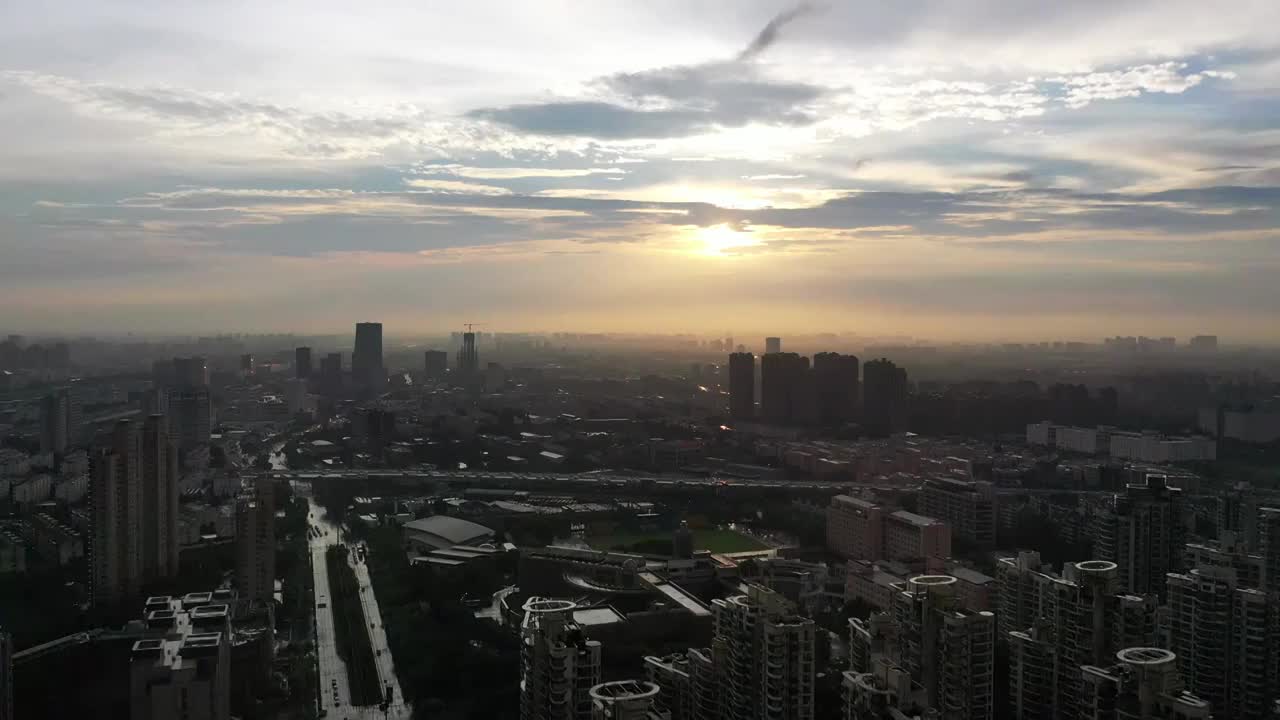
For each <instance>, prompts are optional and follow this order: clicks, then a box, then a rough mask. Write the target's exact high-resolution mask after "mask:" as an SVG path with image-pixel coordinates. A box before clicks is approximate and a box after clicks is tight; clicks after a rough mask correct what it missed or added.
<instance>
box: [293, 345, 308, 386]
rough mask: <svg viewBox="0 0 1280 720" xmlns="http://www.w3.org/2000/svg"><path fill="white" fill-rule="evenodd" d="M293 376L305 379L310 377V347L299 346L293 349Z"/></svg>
mask: <svg viewBox="0 0 1280 720" xmlns="http://www.w3.org/2000/svg"><path fill="white" fill-rule="evenodd" d="M293 372H294V377H297V378H298V379H300V380H306V379H307V378H309V377H311V348H309V347H300V348H294V350H293Z"/></svg>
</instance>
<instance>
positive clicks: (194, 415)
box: [168, 385, 213, 454]
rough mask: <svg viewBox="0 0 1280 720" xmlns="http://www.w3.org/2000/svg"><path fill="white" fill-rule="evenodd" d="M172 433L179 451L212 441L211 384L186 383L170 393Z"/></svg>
mask: <svg viewBox="0 0 1280 720" xmlns="http://www.w3.org/2000/svg"><path fill="white" fill-rule="evenodd" d="M168 406H169V414H168V421H169V436H170V439H171V440H172V441H173V442H174V444H176V445H177V446H178V452H180V453H184V454H185V453H188V452H191V451H192V450H194V449H196V448H198V447H201V446H204V445H208V444H209V439H210V435H211V433H212V430H213V402H212V399H211V398H210V395H209V388H208V386H203V385H186V386H177V387H174V388H171V389H170V390H169V392H168Z"/></svg>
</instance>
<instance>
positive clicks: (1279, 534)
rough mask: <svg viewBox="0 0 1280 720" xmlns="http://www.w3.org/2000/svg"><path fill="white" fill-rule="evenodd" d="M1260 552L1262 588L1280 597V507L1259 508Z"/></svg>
mask: <svg viewBox="0 0 1280 720" xmlns="http://www.w3.org/2000/svg"><path fill="white" fill-rule="evenodd" d="M1258 552H1259V554H1260V555H1262V586H1263V587H1262V589H1263V590H1265V591H1266V592H1268V593H1270V594H1271V595H1273V596H1276V597H1280V508H1273V507H1263V508H1258Z"/></svg>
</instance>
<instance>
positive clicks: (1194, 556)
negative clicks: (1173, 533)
mask: <svg viewBox="0 0 1280 720" xmlns="http://www.w3.org/2000/svg"><path fill="white" fill-rule="evenodd" d="M1182 566H1183V567H1188V568H1200V567H1224V568H1230V569H1231V570H1234V571H1235V574H1236V582H1237V583H1238V584H1239V585H1240V587H1247V588H1257V589H1261V588H1262V587H1263V576H1264V575H1265V574H1266V558H1265V557H1263V556H1262V555H1261V554H1254V553H1251V552H1249V551H1248V550H1246V548H1245V545H1244V543H1242V542H1240V540H1239V539H1238V538H1237V537H1236V535H1235V533H1233V532H1231V531H1230V530H1228V531H1226V532H1223V533H1220V534H1219V536H1218V539H1217V540H1204V541H1202V542H1194V543H1187V545H1186V549H1185V551H1184V552H1183V560H1182Z"/></svg>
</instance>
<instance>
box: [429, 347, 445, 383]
mask: <svg viewBox="0 0 1280 720" xmlns="http://www.w3.org/2000/svg"><path fill="white" fill-rule="evenodd" d="M425 359H426V362H425V366H424V369H425V370H426V373H427V377H429V378H441V377H444V376H445V374H446V373H447V372H448V371H449V353H447V352H445V351H443V350H428V351H427V352H426V353H425Z"/></svg>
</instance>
